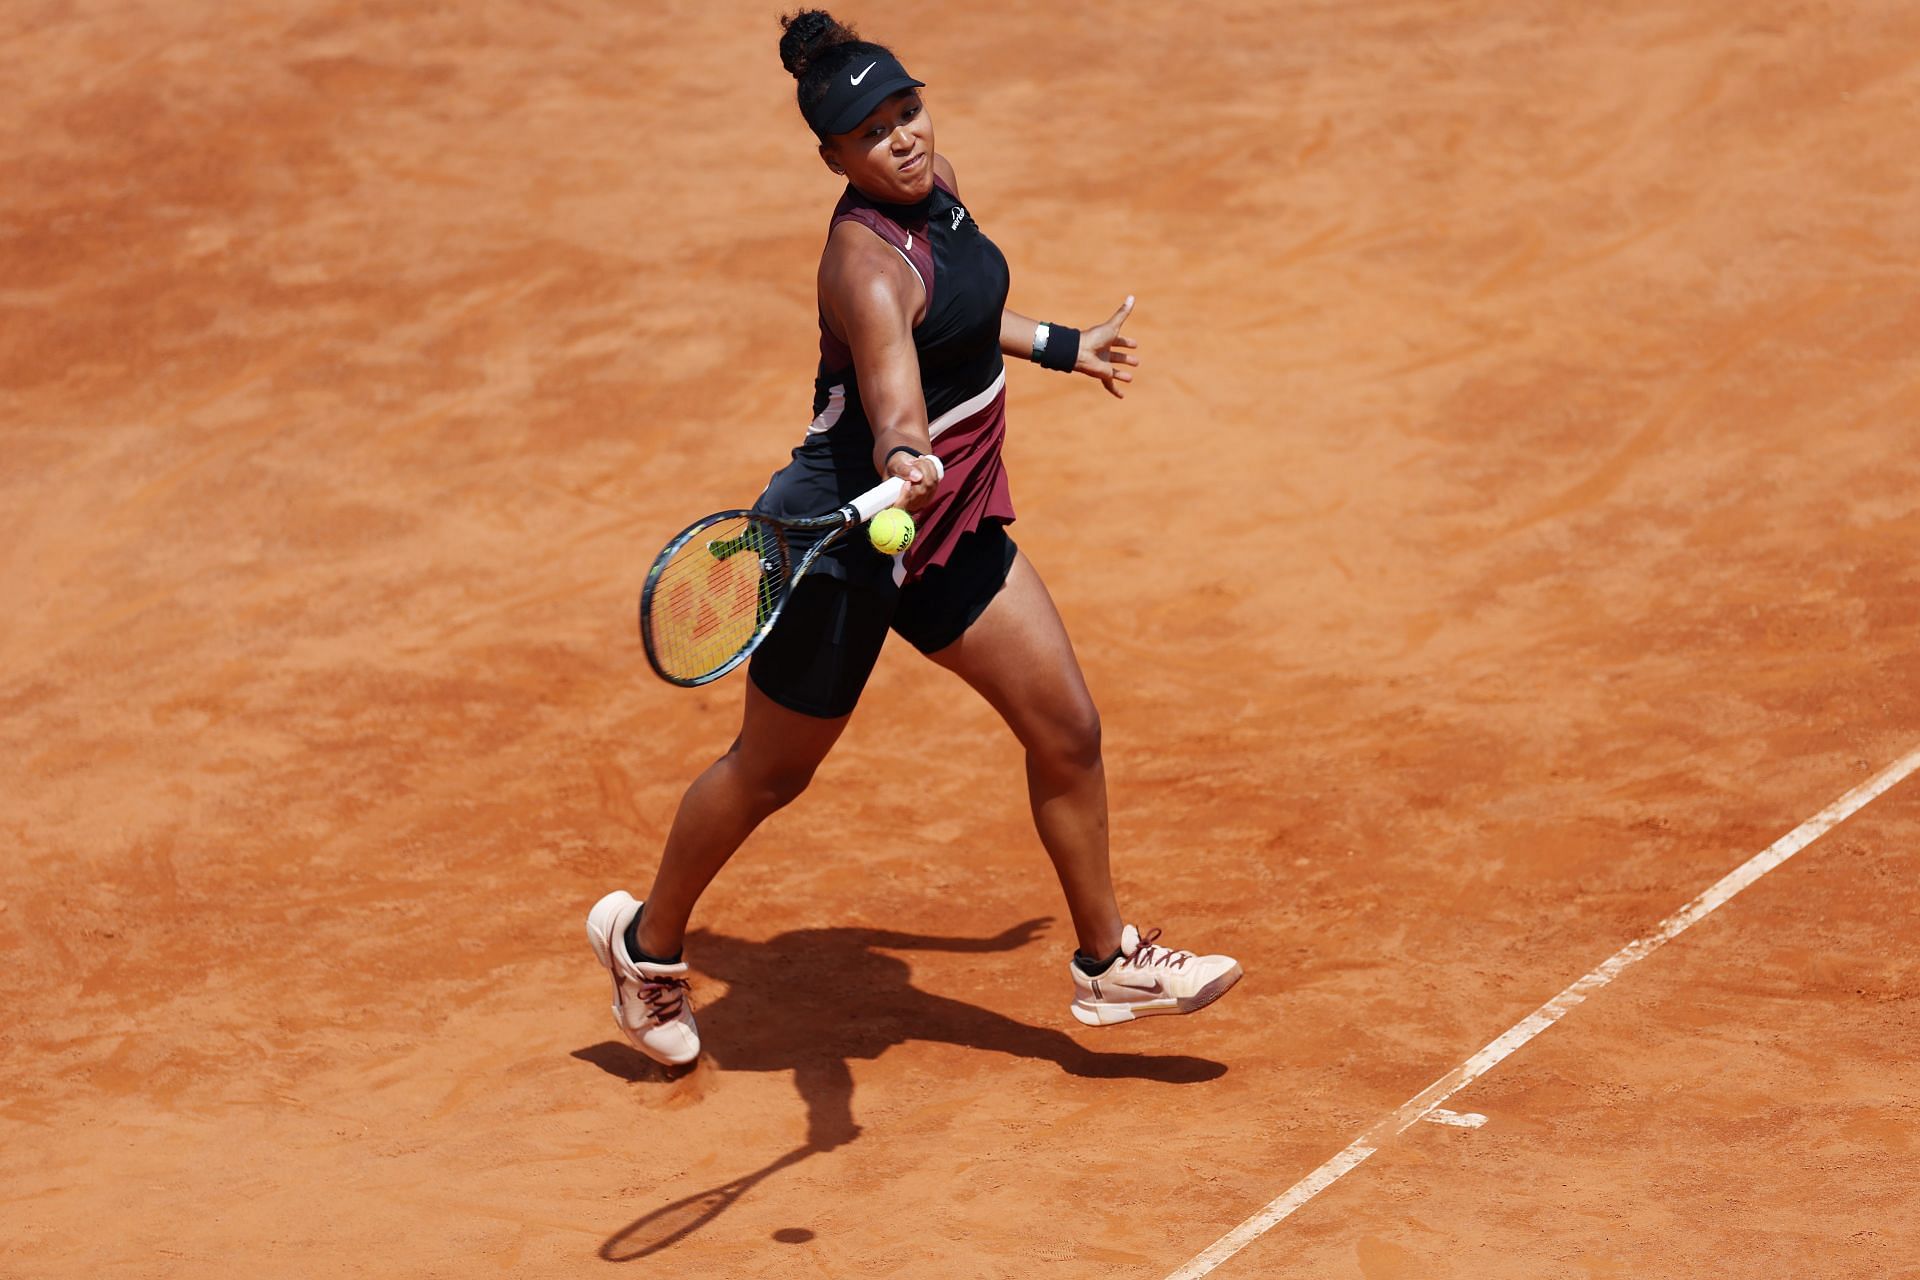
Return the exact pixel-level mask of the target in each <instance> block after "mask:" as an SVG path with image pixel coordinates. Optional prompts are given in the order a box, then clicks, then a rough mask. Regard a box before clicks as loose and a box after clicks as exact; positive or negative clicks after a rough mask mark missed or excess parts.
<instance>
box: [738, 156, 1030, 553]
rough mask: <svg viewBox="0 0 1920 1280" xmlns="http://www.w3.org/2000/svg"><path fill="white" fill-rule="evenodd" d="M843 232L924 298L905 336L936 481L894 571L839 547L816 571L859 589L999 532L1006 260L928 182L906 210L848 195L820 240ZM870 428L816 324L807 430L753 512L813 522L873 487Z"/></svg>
mask: <svg viewBox="0 0 1920 1280" xmlns="http://www.w3.org/2000/svg"><path fill="white" fill-rule="evenodd" d="M846 221H854V222H858V223H860V224H861V225H862V226H864V227H866V228H868V229H869V230H871V231H872V232H873V233H874V234H875V235H877V236H879V237H880V238H881V239H882V240H885V241H886V242H887V243H888V244H889V245H891V246H893V248H894V250H895V251H896V252H897V253H899V255H900V256H901V257H902V258H904V259H905V260H906V262H907V265H908V266H910V267H911V268H913V272H914V274H915V275H916V276H918V277H919V278H920V285H921V288H922V289H924V290H925V291H926V297H927V309H926V314H925V316H923V317H922V318H921V320H920V323H919V324H917V325H915V326H914V330H913V345H914V349H915V352H916V353H917V355H918V356H919V360H920V390H921V393H922V394H923V395H924V396H925V398H926V404H927V425H928V433H929V435H930V436H931V437H932V440H933V451H934V452H935V453H936V454H938V455H939V457H940V461H941V463H942V464H943V465H944V466H945V467H946V478H945V479H944V480H942V481H941V484H940V491H939V493H938V494H937V495H936V496H935V498H934V500H933V502H932V503H931V504H930V505H929V506H927V507H926V508H924V509H922V510H921V511H920V512H919V513H918V514H917V515H916V517H915V520H916V522H917V523H918V525H919V527H920V532H919V536H918V537H916V538H915V539H914V544H913V546H911V547H909V548H908V549H907V551H906V553H905V555H904V556H902V557H899V558H898V563H895V564H889V562H888V560H887V558H886V557H883V556H881V555H880V554H879V553H878V552H876V551H874V550H873V548H872V547H870V546H869V545H867V541H866V539H865V538H847V539H844V540H843V541H842V542H841V544H840V545H838V546H836V547H835V548H833V549H832V550H831V551H830V552H828V554H827V555H826V556H823V557H822V562H821V564H820V565H819V566H818V567H819V568H822V569H825V570H826V571H827V572H829V573H834V574H835V575H836V576H839V577H852V578H855V579H861V578H864V577H866V576H867V575H868V574H869V573H872V572H873V571H874V570H875V569H876V568H878V569H890V570H891V572H892V576H893V580H894V581H895V582H902V581H910V580H912V579H913V578H916V577H918V576H919V575H920V574H922V573H924V572H925V571H926V570H927V569H929V568H931V567H933V566H934V565H938V564H943V563H945V561H946V558H947V556H948V554H949V553H950V552H951V551H952V549H953V544H954V542H955V541H957V540H958V539H959V537H960V535H961V534H963V533H966V532H968V531H969V530H972V529H974V528H977V527H978V526H979V525H980V523H981V522H982V521H983V520H1001V521H1011V520H1012V519H1013V518H1014V515H1013V498H1012V494H1011V492H1010V491H1009V489H1008V486H1007V475H1006V468H1005V467H1004V466H1003V465H1002V463H1001V460H1000V445H1001V442H1002V440H1003V439H1004V438H1005V435H1006V381H1007V375H1006V366H1005V364H1004V363H1003V362H1002V361H1001V358H1000V314H1001V312H1002V311H1003V310H1004V309H1005V307H1006V303H1007V260H1006V258H1005V257H1003V256H1002V255H1001V253H1000V250H999V249H998V248H997V247H996V246H995V245H994V243H993V241H991V240H989V239H987V237H986V236H985V235H984V234H983V233H982V232H981V230H980V228H979V226H978V224H977V223H975V221H974V219H973V216H972V214H971V213H969V212H968V210H967V208H966V206H965V205H963V204H961V203H960V201H959V200H958V199H957V198H956V197H955V196H954V194H953V192H952V191H951V190H950V189H949V188H948V187H947V185H946V184H945V183H944V182H942V181H940V180H939V178H938V177H936V178H935V180H934V189H933V193H932V194H931V195H930V196H928V197H927V199H926V200H924V201H922V202H921V203H919V204H916V205H890V204H880V203H878V202H876V201H873V200H869V199H868V198H867V197H866V196H864V195H862V194H860V192H858V191H857V190H855V189H854V188H853V187H851V186H849V187H848V188H847V191H846V194H845V195H843V196H841V198H840V203H839V204H838V205H836V206H835V207H834V210H833V219H832V222H831V223H829V226H828V230H829V232H831V230H832V228H833V227H835V226H838V225H839V224H840V223H842V222H846ZM876 481H877V477H876V476H875V474H874V470H873V426H872V424H871V423H870V422H869V421H868V420H867V414H866V409H865V407H864V406H863V405H862V403H861V400H860V385H859V379H858V377H857V376H856V374H855V370H854V365H853V353H852V352H851V351H850V350H848V348H847V346H846V344H845V343H843V342H841V341H840V340H839V339H838V338H836V337H834V336H833V334H832V333H831V332H830V331H829V330H828V328H827V325H826V320H825V318H824V317H823V318H822V319H821V321H820V367H819V372H818V374H817V376H816V377H815V378H814V386H813V421H812V422H811V423H810V424H808V427H807V435H806V439H805V440H803V441H802V442H801V444H800V446H799V447H798V448H796V449H795V450H794V451H793V460H792V461H791V462H790V463H789V464H788V465H787V466H786V467H784V468H782V469H781V470H780V471H778V472H776V473H775V474H774V476H773V478H772V480H771V481H769V482H768V484H767V489H766V492H765V493H763V494H762V495H761V496H760V500H759V502H758V503H757V504H756V506H757V507H758V508H759V509H761V510H765V511H768V512H770V513H771V514H774V515H780V516H788V517H795V516H813V515H820V514H822V513H824V512H827V511H831V510H833V509H834V507H836V506H838V505H839V504H841V503H843V502H846V501H848V500H850V499H852V498H853V497H855V496H856V495H858V494H860V493H862V492H864V491H865V490H867V489H870V488H872V487H873V485H874V484H875V483H876Z"/></svg>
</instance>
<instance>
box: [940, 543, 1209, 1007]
mask: <svg viewBox="0 0 1920 1280" xmlns="http://www.w3.org/2000/svg"><path fill="white" fill-rule="evenodd" d="M904 611H905V607H904V605H903V612H904ZM923 651H924V647H923ZM928 656H929V657H931V658H932V659H933V660H934V661H935V662H938V663H939V664H940V665H941V666H943V667H946V668H947V669H948V670H950V671H952V672H954V673H955V674H956V675H958V676H960V678H961V679H963V680H965V681H966V682H967V683H968V684H970V685H972V686H973V687H974V688H975V689H976V690H978V691H979V693H980V694H981V696H982V697H984V698H986V700H987V702H988V703H989V704H990V705H991V706H992V707H993V708H994V709H995V710H996V711H998V712H999V713H1000V715H1001V717H1002V718H1003V719H1004V720H1005V721H1006V722H1007V725H1008V727H1009V728H1011V729H1012V730H1013V732H1014V735H1015V736H1016V737H1017V738H1019V740H1020V743H1021V745H1022V746H1024V747H1025V748H1026V752H1027V789H1028V795H1029V799H1030V800H1031V803H1032V806H1033V817H1034V826H1035V828H1036V829H1037V830H1038V832H1039V834H1040V840H1041V843H1042V844H1043V845H1045V846H1046V850H1047V855H1048V857H1050V858H1051V859H1052V861H1053V865H1054V869H1055V871H1056V872H1057V873H1058V875H1059V877H1060V886H1061V888H1062V890H1064V891H1065V893H1066V897H1067V907H1068V910H1069V912H1070V913H1071V914H1072V916H1073V923H1074V932H1075V933H1076V935H1078V938H1079V943H1080V953H1079V955H1077V956H1076V957H1075V959H1074V962H1073V964H1072V965H1070V966H1069V968H1070V970H1071V972H1072V977H1073V983H1074V1000H1073V1005H1072V1010H1073V1015H1074V1017H1076V1018H1078V1019H1079V1020H1080V1021H1081V1022H1084V1023H1088V1024H1089V1025H1095V1026H1098V1025H1104V1024H1108V1023H1115V1022H1126V1021H1131V1020H1132V1019H1134V1018H1138V1017H1143V1016H1145V1015H1148V1014H1156V1013H1191V1012H1193V1011H1194V1010H1196V1009H1201V1008H1204V1007H1205V1006H1206V1005H1208V1004H1210V1003H1212V1002H1213V1001H1214V1000H1216V999H1218V998H1219V997H1220V996H1221V995H1222V994H1224V993H1225V992H1226V991H1227V989H1228V988H1230V987H1232V986H1233V984H1234V983H1236V982H1238V981H1239V979H1240V966H1239V964H1238V962H1236V961H1235V960H1234V959H1233V958H1232V957H1231V956H1221V955H1195V954H1193V953H1192V952H1190V951H1184V950H1179V949H1175V948H1170V947H1165V946H1161V945H1158V939H1159V931H1158V930H1153V931H1151V932H1149V933H1148V934H1147V935H1146V936H1144V937H1142V936H1141V934H1140V932H1139V931H1138V930H1137V929H1135V928H1134V927H1133V926H1132V925H1123V924H1122V922H1121V916H1120V910H1119V907H1118V905H1117V904H1116V902H1115V900H1114V893H1113V878H1112V873H1111V872H1110V870H1109V859H1108V848H1107V784H1106V769H1105V766H1104V764H1103V763H1102V760H1101V754H1100V717H1099V714H1098V712H1097V711H1096V710H1095V709H1094V705H1093V698H1092V696H1091V695H1090V694H1089V693H1088V691H1087V684H1086V679H1085V677H1084V676H1083V675H1082V674H1081V671H1080V663H1079V660H1078V659H1077V658H1076V657H1075V656H1074V652H1073V645H1072V643H1071V642H1070V641H1069V640H1068V639H1067V631H1066V626H1065V624H1064V623H1062V622H1061V620H1060V613H1059V611H1058V610H1057V609H1056V608H1055V607H1054V604H1053V597H1052V596H1051V595H1049V594H1048V592H1047V588H1046V585H1045V583H1043V582H1042V581H1041V580H1040V575H1039V573H1038V572H1036V571H1035V569H1034V567H1033V565H1032V564H1031V562H1029V561H1028V560H1027V558H1026V556H1024V555H1019V554H1016V555H1015V557H1014V560H1013V564H1012V567H1011V569H1009V570H1008V572H1007V575H1006V583H1005V585H1004V586H1003V587H1002V588H1001V589H1000V590H999V592H998V593H997V594H995V595H994V596H993V598H992V601H991V603H989V604H988V605H987V606H986V608H985V611H984V612H982V613H981V614H980V615H979V616H978V617H977V618H976V619H975V620H974V621H973V622H972V624H971V625H969V626H967V627H966V629H965V630H964V631H963V632H962V633H961V634H960V636H959V638H958V639H956V640H954V641H952V643H950V644H948V645H946V646H945V647H943V648H939V649H935V650H933V651H931V652H930V653H929V654H928Z"/></svg>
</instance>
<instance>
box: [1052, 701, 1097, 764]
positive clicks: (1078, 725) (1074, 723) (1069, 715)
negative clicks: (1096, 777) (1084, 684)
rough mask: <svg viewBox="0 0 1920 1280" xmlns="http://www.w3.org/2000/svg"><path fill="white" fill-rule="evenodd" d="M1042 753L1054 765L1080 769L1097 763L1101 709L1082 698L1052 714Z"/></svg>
mask: <svg viewBox="0 0 1920 1280" xmlns="http://www.w3.org/2000/svg"><path fill="white" fill-rule="evenodd" d="M1046 739H1047V741H1046V745H1045V754H1046V756H1047V757H1048V763H1049V764H1050V765H1052V766H1053V767H1055V768H1058V769H1064V770H1072V771H1081V770H1086V769H1091V768H1093V767H1094V766H1096V765H1098V764H1099V763H1100V711H1099V709H1098V708H1096V707H1095V706H1094V705H1093V702H1092V700H1091V699H1083V700H1081V701H1079V702H1077V703H1075V704H1074V705H1073V706H1071V707H1069V708H1068V709H1066V710H1065V711H1063V712H1061V713H1059V714H1057V715H1056V716H1054V717H1053V720H1052V723H1050V724H1049V725H1048V726H1047V734H1046Z"/></svg>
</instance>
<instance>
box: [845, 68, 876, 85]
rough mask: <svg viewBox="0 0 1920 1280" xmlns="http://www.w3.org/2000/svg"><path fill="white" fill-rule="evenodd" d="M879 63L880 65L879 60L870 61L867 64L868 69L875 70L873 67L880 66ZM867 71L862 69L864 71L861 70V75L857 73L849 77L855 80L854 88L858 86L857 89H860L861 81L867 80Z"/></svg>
mask: <svg viewBox="0 0 1920 1280" xmlns="http://www.w3.org/2000/svg"><path fill="white" fill-rule="evenodd" d="M879 65H880V64H879V63H877V62H869V63H868V64H867V71H871V70H873V69H874V68H875V67H877V66H879ZM867 71H862V72H861V73H860V74H859V75H857V76H850V77H848V78H849V79H851V80H852V81H853V87H854V88H856V89H858V88H859V87H860V82H861V81H862V80H865V79H866V78H867Z"/></svg>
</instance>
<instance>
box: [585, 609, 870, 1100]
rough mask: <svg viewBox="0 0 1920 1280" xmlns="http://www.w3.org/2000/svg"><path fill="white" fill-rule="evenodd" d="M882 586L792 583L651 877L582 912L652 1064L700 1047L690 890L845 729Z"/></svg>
mask: <svg viewBox="0 0 1920 1280" xmlns="http://www.w3.org/2000/svg"><path fill="white" fill-rule="evenodd" d="M893 603H894V596H893V594H892V593H891V590H890V589H889V591H887V592H878V591H873V590H869V589H867V588H864V587H856V586H852V585H850V584H847V583H845V582H841V581H839V580H837V579H833V578H827V577H825V576H821V577H818V578H809V579H807V580H804V581H802V582H801V584H800V585H799V586H798V587H797V588H796V589H795V591H794V594H793V597H792V598H791V599H790V600H789V601H788V604H787V609H786V611H785V612H784V613H783V614H782V615H781V620H780V623H779V624H778V625H777V626H776V627H775V628H774V631H773V633H772V634H771V635H769V636H768V637H767V640H766V642H765V643H764V644H763V645H761V647H760V648H759V649H758V650H756V651H755V653H754V657H753V661H752V664H751V666H750V667H749V676H750V679H749V680H748V682H747V689H746V706H745V710H744V711H743V713H742V715H741V721H740V733H739V735H738V736H737V737H735V738H734V740H733V745H732V746H730V747H728V748H727V751H726V754H724V755H722V756H721V757H720V758H719V759H718V760H715V761H714V762H713V763H712V764H710V765H708V766H707V768H706V769H705V771H703V772H702V773H701V774H700V776H699V777H698V778H696V779H694V781H693V784H692V785H691V786H689V787H688V788H687V791H686V794H685V795H684V796H682V797H681V800H680V808H679V810H678V812H677V813H675V815H674V819H673V826H672V828H671V829H670V831H669V832H668V834H667V843H666V847H665V849H664V850H663V851H662V853H661V855H660V865H659V868H658V869H657V870H656V871H655V873H654V880H653V886H652V888H650V889H649V890H648V891H647V895H646V897H645V898H644V899H638V898H635V897H633V895H632V894H629V893H627V892H626V891H625V890H617V891H615V892H613V893H610V894H607V895H606V896H605V897H603V898H601V899H600V901H599V902H597V903H596V904H594V907H593V909H592V910H591V911H590V912H588V914H587V936H588V938H589V940H590V941H591V942H592V943H593V949H594V954H595V956H596V957H597V958H598V959H599V961H600V963H601V964H602V965H604V966H606V968H607V970H608V972H609V973H610V974H611V975H612V978H613V988H614V1001H613V1014H614V1020H615V1021H616V1022H617V1023H619V1025H620V1029H621V1030H622V1031H623V1032H625V1033H626V1036H627V1039H628V1040H629V1041H631V1042H632V1043H633V1045H634V1047H636V1048H638V1049H639V1050H640V1051H641V1052H642V1053H645V1054H647V1055H648V1056H649V1057H651V1058H653V1059H655V1060H656V1061H659V1062H663V1063H668V1064H683V1063H688V1062H692V1061H693V1060H694V1059H695V1058H697V1057H698V1056H699V1053H700V1037H699V1032H698V1030H697V1028H696V1027H695V1024H694V1019H693V1010H692V1005H691V1001H690V998H689V991H688V983H687V976H686V975H687V966H686V963H685V961H684V960H683V959H682V958H681V955H680V949H681V944H682V942H683V941H684V939H685V937H686V930H687V922H688V920H689V918H690V917H691V916H692V914H693V908H694V905H695V904H696V903H697V902H698V901H699V900H700V895H701V894H702V893H704V892H705V891H706V888H707V886H708V885H709V884H711V883H712V882H713V878H714V876H715V875H717V874H719V871H720V868H721V867H723V866H725V865H726V864H727V860H728V859H729V858H731V857H732V856H733V854H734V851H735V850H736V849H738V848H739V847H740V845H741V844H742V842H744V841H745V840H746V838H747V837H748V836H749V835H751V834H752V833H753V830H754V828H756V827H758V826H759V825H760V824H761V823H762V822H764V821H765V820H766V819H767V817H768V816H769V815H770V814H772V813H774V812H775V811H776V810H778V809H780V808H782V807H783V806H785V805H787V804H788V803H790V802H792V801H793V800H794V799H795V798H796V797H798V796H799V795H800V793H801V792H803V791H805V790H806V788H807V784H808V783H809V782H810V781H812V779H813V773H814V770H815V769H817V768H818V767H819V765H820V762H821V761H822V760H824V759H826V756H827V753H828V752H829V751H830V750H832V749H833V744H834V743H835V742H837V741H838V740H839V738H840V733H841V731H842V730H843V729H845V728H846V725H847V720H848V718H849V717H850V716H851V715H852V713H853V707H854V704H855V703H856V702H857V701H858V700H859V697H860V693H861V691H862V689H864V688H865V686H866V681H867V676H868V674H869V673H871V671H872V670H873V664H874V661H875V660H876V659H877V658H878V657H879V654H880V646H881V645H882V643H883V642H884V641H885V640H886V635H887V624H888V621H889V619H890V618H891V616H892V609H893Z"/></svg>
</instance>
